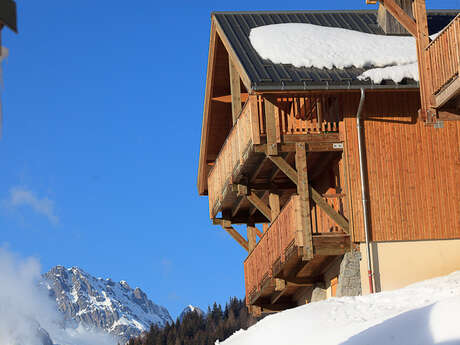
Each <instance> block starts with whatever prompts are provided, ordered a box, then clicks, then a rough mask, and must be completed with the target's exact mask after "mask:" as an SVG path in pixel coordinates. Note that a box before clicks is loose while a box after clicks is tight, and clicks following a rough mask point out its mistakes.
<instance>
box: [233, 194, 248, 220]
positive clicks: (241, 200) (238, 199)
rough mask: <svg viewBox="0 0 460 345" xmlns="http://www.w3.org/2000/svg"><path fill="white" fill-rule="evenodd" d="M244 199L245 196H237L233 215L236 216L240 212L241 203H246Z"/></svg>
mask: <svg viewBox="0 0 460 345" xmlns="http://www.w3.org/2000/svg"><path fill="white" fill-rule="evenodd" d="M244 199H245V197H244V196H239V197H238V198H237V200H236V203H235V206H234V207H233V208H232V209H233V211H232V217H235V216H236V215H237V214H238V211H239V210H240V208H241V205H243V203H244Z"/></svg>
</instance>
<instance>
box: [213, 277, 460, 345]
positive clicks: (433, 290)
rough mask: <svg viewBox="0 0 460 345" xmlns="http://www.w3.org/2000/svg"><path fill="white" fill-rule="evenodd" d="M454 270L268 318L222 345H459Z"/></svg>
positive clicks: (459, 282) (459, 284)
mask: <svg viewBox="0 0 460 345" xmlns="http://www.w3.org/2000/svg"><path fill="white" fill-rule="evenodd" d="M459 318H460V271H459V272H455V273H453V274H451V275H449V276H446V277H441V278H436V279H432V280H428V281H425V282H421V283H417V284H414V285H411V286H408V287H406V288H404V289H401V290H396V291H390V292H384V293H379V294H374V295H367V296H360V297H343V298H331V299H328V300H326V301H322V302H317V303H311V304H307V305H305V306H301V307H297V308H294V309H291V310H287V311H284V312H281V313H278V314H274V315H270V316H268V317H266V318H265V319H263V320H261V321H260V322H258V323H257V324H255V325H254V326H252V327H250V328H249V329H248V330H247V331H244V330H240V331H238V332H236V333H235V334H234V335H232V336H231V337H230V338H228V339H227V340H226V341H224V342H223V343H222V345H254V344H263V345H279V344H289V345H312V344H314V345H338V344H343V345H365V344H372V345H396V344H398V345H411V344H413V345H433V344H440V345H441V344H443V345H454V344H460V327H459V321H458V320H459Z"/></svg>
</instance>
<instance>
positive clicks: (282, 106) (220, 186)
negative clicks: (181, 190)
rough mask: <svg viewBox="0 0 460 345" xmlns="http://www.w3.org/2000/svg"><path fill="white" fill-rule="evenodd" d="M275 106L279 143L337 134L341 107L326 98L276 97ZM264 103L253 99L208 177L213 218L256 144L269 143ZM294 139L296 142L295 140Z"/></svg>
mask: <svg viewBox="0 0 460 345" xmlns="http://www.w3.org/2000/svg"><path fill="white" fill-rule="evenodd" d="M272 101H273V102H274V104H275V111H274V116H275V123H276V131H277V133H276V140H277V142H278V143H281V142H282V141H283V140H285V138H287V137H291V138H295V137H296V135H305V134H313V135H314V134H322V133H331V132H332V133H335V132H338V123H339V116H338V109H337V107H338V105H337V101H336V99H335V98H331V97H325V96H309V97H276V96H274V97H273V100H272ZM264 102H265V100H264V99H263V98H262V97H261V96H250V97H249V99H248V101H247V102H246V104H245V106H244V108H243V110H242V112H241V114H240V116H239V118H238V120H237V122H236V124H235V125H234V126H233V128H232V129H231V131H230V133H229V134H228V136H227V139H226V140H225V142H224V144H223V146H222V148H221V150H220V152H219V154H218V156H217V159H216V161H215V162H214V166H213V167H212V169H211V171H210V172H209V175H208V196H209V210H210V216H211V218H213V217H214V216H215V214H216V213H217V211H218V210H219V205H221V204H222V201H223V197H224V194H225V190H226V189H227V187H228V186H229V185H230V184H231V183H232V180H233V177H234V176H235V174H236V173H237V172H238V171H239V170H240V169H239V168H241V166H242V165H243V164H244V163H245V161H246V160H247V158H248V156H249V154H250V152H251V151H252V145H253V144H260V143H265V142H266V134H267V131H266V114H265V104H264ZM294 140H295V139H294Z"/></svg>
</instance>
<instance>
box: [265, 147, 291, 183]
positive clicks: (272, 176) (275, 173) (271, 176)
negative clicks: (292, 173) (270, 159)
mask: <svg viewBox="0 0 460 345" xmlns="http://www.w3.org/2000/svg"><path fill="white" fill-rule="evenodd" d="M292 154H293V152H288V153H287V155H286V156H285V157H283V156H281V157H283V159H284V160H285V161H286V162H287V161H289V159H290V157H291V156H292ZM280 172H281V170H280V168H278V167H277V166H276V167H275V169H274V171H273V173H272V174H271V175H270V178H269V180H270V181H274V180H275V178H276V177H277V176H278V174H279V173H280Z"/></svg>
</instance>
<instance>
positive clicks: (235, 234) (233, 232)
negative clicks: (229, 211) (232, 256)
mask: <svg viewBox="0 0 460 345" xmlns="http://www.w3.org/2000/svg"><path fill="white" fill-rule="evenodd" d="M223 229H224V230H225V231H227V232H228V234H229V235H230V236H232V237H233V239H234V240H235V241H236V242H238V243H239V244H240V246H241V247H243V248H244V249H246V250H247V251H249V243H248V241H246V240H245V239H244V237H243V236H241V235H240V233H239V232H238V231H236V230H235V229H234V228H233V227H232V226H231V227H229V228H223Z"/></svg>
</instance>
